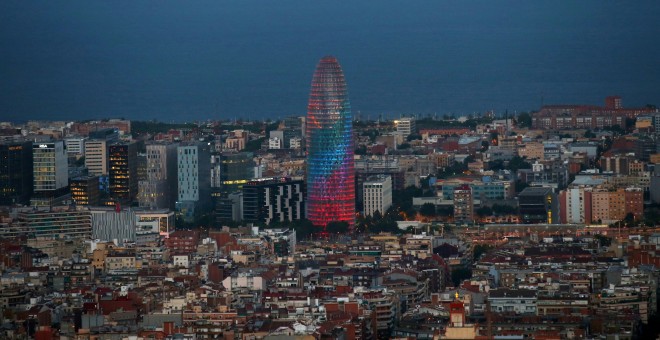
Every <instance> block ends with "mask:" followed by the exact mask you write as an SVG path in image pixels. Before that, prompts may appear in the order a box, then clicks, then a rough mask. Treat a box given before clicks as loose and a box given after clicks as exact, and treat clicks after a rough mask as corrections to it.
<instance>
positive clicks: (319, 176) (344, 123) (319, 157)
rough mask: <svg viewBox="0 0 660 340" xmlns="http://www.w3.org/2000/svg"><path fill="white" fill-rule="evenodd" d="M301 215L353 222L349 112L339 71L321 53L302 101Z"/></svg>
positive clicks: (323, 220) (334, 62)
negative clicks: (304, 117) (303, 189)
mask: <svg viewBox="0 0 660 340" xmlns="http://www.w3.org/2000/svg"><path fill="white" fill-rule="evenodd" d="M306 123H307V131H306V137H307V143H308V144H307V202H308V203H307V218H308V219H309V220H310V221H312V223H314V225H316V226H320V227H325V226H326V225H327V224H328V222H332V221H338V222H347V223H348V225H349V227H351V228H352V227H353V226H354V225H355V165H354V161H353V149H354V147H353V116H352V115H351V106H350V103H349V101H348V93H347V91H346V80H345V79H344V73H343V72H342V70H341V66H339V62H337V59H336V58H335V57H323V58H322V59H321V61H319V64H318V65H317V66H316V71H315V72H314V77H313V78H312V90H311V92H310V94H309V105H308V106H307V122H306Z"/></svg>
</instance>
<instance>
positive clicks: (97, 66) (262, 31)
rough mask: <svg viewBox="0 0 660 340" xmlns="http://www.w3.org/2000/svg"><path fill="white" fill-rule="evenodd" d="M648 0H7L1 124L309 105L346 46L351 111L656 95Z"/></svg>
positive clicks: (459, 109) (653, 98) (653, 24)
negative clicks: (321, 68)
mask: <svg viewBox="0 0 660 340" xmlns="http://www.w3.org/2000/svg"><path fill="white" fill-rule="evenodd" d="M658 18H660V3H658V2H651V1H639V2H613V1H579V2H574V1H544V2H539V1H485V0H484V1H467V2H464V1H460V2H441V1H390V0H384V1H377V2H375V1H340V2H334V1H290V0H284V1H252V0H245V1H193V2H180V1H148V2H147V1H7V0H5V1H2V2H0V120H26V119H91V118H101V117H126V118H131V119H159V120H165V121H172V120H177V121H181V120H193V119H216V118H234V117H237V118H238V117H241V118H264V117H271V118H277V117H282V116H285V115H290V114H297V115H302V114H304V113H305V110H306V104H307V96H308V90H309V89H308V87H309V84H310V81H311V77H312V72H313V70H314V67H315V64H316V62H317V61H318V59H319V58H321V57H322V56H324V55H327V54H333V55H336V56H337V57H338V58H339V60H340V62H341V63H342V65H343V68H344V71H345V73H346V78H347V81H348V84H349V92H350V97H351V102H352V106H353V111H354V113H355V114H357V112H358V111H359V112H361V114H362V115H363V116H366V115H370V116H371V117H375V116H376V115H378V114H381V113H382V114H386V115H399V114H409V113H418V114H432V113H438V114H445V113H473V112H483V111H486V110H490V109H494V110H496V111H498V112H501V111H504V110H505V109H509V110H510V111H514V110H518V111H523V110H532V109H537V108H538V107H539V106H540V105H541V100H542V98H543V99H544V101H545V103H585V104H600V103H602V101H603V99H604V97H605V96H606V95H610V94H618V95H621V96H622V97H623V101H624V105H625V106H642V105H645V104H648V103H653V104H658V105H660V62H659V60H660V58H659V57H658V55H660V53H659V52H660V47H659V43H658V42H659V41H660V40H659V38H658V37H660V23H659V21H658Z"/></svg>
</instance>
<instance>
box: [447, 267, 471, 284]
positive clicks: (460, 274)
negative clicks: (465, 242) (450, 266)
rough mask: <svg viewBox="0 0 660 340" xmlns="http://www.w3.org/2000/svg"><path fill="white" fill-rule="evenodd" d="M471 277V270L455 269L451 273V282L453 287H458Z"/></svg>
mask: <svg viewBox="0 0 660 340" xmlns="http://www.w3.org/2000/svg"><path fill="white" fill-rule="evenodd" d="M471 277H472V270H470V269H469V268H456V269H454V270H452V271H451V282H452V283H453V284H454V287H458V286H459V285H460V284H461V282H463V281H464V280H467V279H469V278H471Z"/></svg>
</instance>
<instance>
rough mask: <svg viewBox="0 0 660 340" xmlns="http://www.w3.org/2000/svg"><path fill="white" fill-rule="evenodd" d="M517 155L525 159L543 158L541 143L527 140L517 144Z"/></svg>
mask: <svg viewBox="0 0 660 340" xmlns="http://www.w3.org/2000/svg"><path fill="white" fill-rule="evenodd" d="M518 156H520V157H526V158H527V159H543V144H542V143H537V142H529V143H525V144H520V145H518Z"/></svg>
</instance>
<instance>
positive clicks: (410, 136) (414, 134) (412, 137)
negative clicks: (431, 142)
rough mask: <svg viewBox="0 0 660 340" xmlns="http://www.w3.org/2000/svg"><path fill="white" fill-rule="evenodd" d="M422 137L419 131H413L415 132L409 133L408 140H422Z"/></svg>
mask: <svg viewBox="0 0 660 340" xmlns="http://www.w3.org/2000/svg"><path fill="white" fill-rule="evenodd" d="M421 139H422V135H420V134H418V133H413V134H410V135H408V137H406V140H407V141H409V142H410V141H414V140H421Z"/></svg>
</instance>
